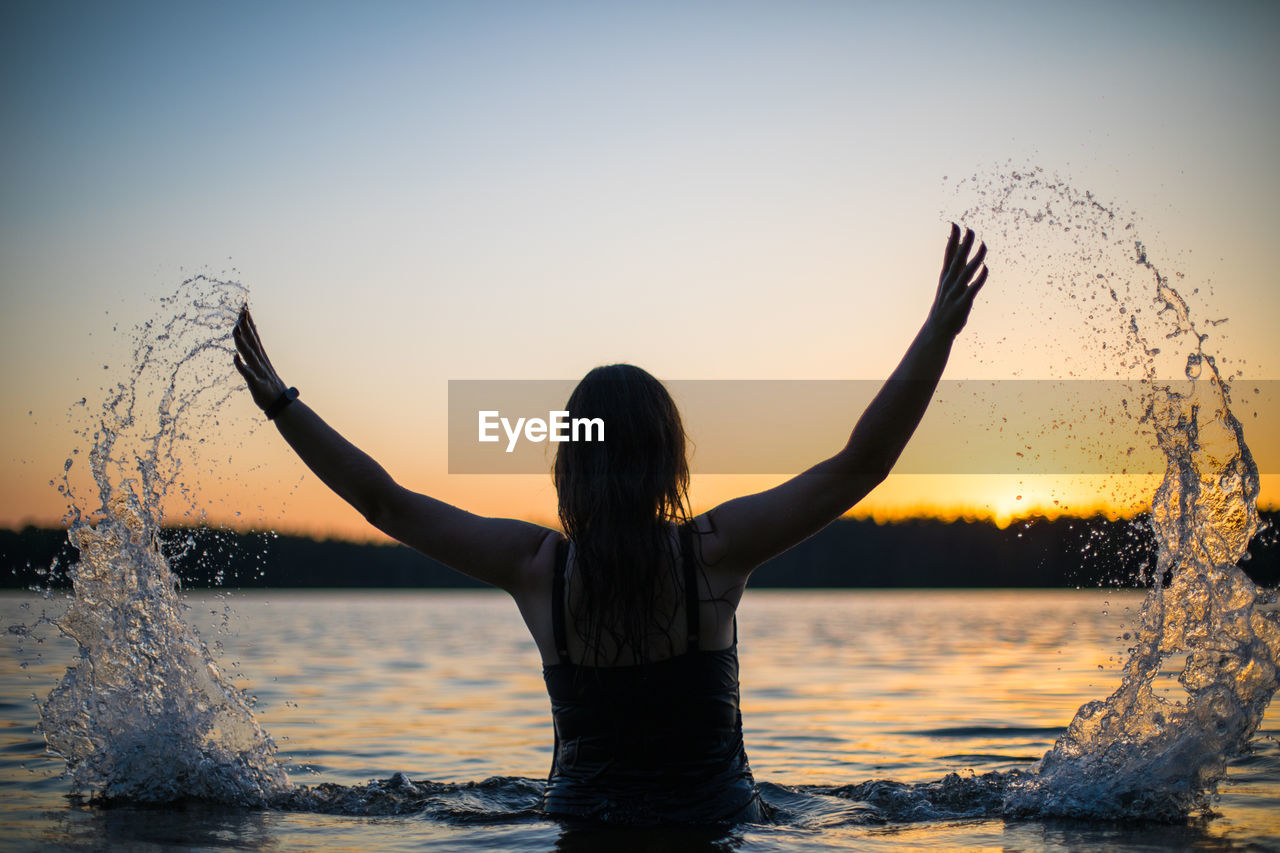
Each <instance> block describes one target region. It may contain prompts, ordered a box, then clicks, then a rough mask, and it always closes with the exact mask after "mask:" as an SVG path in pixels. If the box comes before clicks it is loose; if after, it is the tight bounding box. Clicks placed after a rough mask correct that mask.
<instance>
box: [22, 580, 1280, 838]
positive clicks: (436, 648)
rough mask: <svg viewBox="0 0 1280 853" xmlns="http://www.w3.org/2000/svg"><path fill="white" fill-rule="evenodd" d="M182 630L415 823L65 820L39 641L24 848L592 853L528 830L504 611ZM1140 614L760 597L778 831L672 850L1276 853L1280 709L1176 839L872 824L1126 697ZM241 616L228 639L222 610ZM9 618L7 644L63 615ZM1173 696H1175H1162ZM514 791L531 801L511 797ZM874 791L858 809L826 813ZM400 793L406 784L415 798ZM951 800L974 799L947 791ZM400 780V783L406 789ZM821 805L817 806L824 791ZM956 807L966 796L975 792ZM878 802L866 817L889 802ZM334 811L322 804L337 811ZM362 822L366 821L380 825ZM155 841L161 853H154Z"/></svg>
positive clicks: (452, 595)
mask: <svg viewBox="0 0 1280 853" xmlns="http://www.w3.org/2000/svg"><path fill="white" fill-rule="evenodd" d="M185 600H186V603H187V605H188V606H189V609H188V610H187V611H186V618H187V619H188V621H189V622H190V623H192V624H194V625H196V626H197V628H198V629H199V630H200V634H201V636H202V637H205V638H206V639H207V640H208V641H209V642H210V643H211V644H212V643H214V642H215V641H216V642H221V643H222V645H223V647H224V649H225V651H224V655H223V658H222V660H223V661H224V663H226V664H227V665H228V666H229V667H230V668H231V669H233V670H234V671H235V672H236V678H235V683H236V684H237V685H238V686H239V687H241V688H242V689H244V690H246V691H247V692H248V693H249V694H251V695H252V696H255V697H257V704H256V706H255V707H254V713H255V715H256V717H257V719H258V721H259V723H260V724H261V726H262V728H263V729H264V730H266V731H267V732H269V733H270V735H271V736H272V737H273V738H274V739H275V741H276V743H277V745H278V746H279V753H280V756H282V757H283V758H284V759H285V766H286V769H287V771H288V773H289V776H290V779H291V781H292V782H293V783H295V784H301V785H307V786H313V789H314V786H319V785H322V784H323V783H335V784H340V785H344V786H350V785H362V784H363V783H367V782H369V781H370V780H380V782H379V784H380V785H382V786H384V787H386V788H388V789H394V787H395V783H394V781H393V777H394V776H395V774H397V773H404V774H406V775H407V777H408V779H411V780H414V781H415V782H419V783H421V782H424V781H426V780H430V781H431V782H436V783H469V782H483V781H484V780H486V779H489V778H490V777H516V778H515V779H512V778H506V779H502V780H499V781H495V782H490V783H488V784H487V785H478V786H475V787H473V788H470V789H468V788H465V787H464V788H462V789H461V790H459V789H458V788H456V787H451V786H447V785H442V786H438V787H437V788H435V789H430V790H428V788H427V786H421V787H419V788H415V789H414V790H415V791H416V792H418V793H417V794H416V795H415V798H413V799H412V803H413V806H412V808H409V807H407V806H405V805H404V803H405V802H406V801H405V799H404V798H400V799H396V798H395V797H392V798H391V799H390V802H398V803H400V804H401V806H400V807H403V808H406V810H408V811H409V813H407V814H403V815H380V814H376V808H375V809H371V808H370V805H371V804H374V803H376V802H377V801H378V798H377V797H376V796H372V795H371V794H370V792H369V790H368V789H365V788H361V789H360V790H361V809H362V810H363V811H364V812H365V813H364V814H363V816H342V815H330V814H317V813H312V812H301V813H299V812H293V811H284V810H272V809H253V808H235V807H209V806H188V807H166V808H161V809H139V808H136V807H116V808H98V807H91V806H88V805H84V804H81V803H75V802H70V803H69V802H68V800H67V799H66V794H67V792H68V790H69V784H68V782H67V781H66V780H65V779H63V778H60V775H59V774H60V771H61V769H62V764H61V761H59V760H57V759H53V758H49V757H45V755H44V744H43V741H42V740H41V739H40V737H39V735H38V734H37V732H36V729H35V724H36V720H37V717H38V709H37V706H36V703H35V702H34V701H33V695H35V696H38V697H40V698H43V697H44V696H45V694H47V693H48V691H49V689H50V688H51V687H53V686H54V685H55V684H56V683H57V681H58V679H59V678H60V677H61V676H62V675H63V672H64V670H65V668H66V665H67V663H68V662H69V661H70V660H71V659H72V657H73V656H74V655H75V649H74V645H73V644H72V643H70V642H69V641H67V640H64V639H58V638H57V637H56V633H54V632H52V631H51V629H47V627H46V636H48V639H46V640H45V642H43V643H36V642H30V641H29V642H28V643H27V644H26V646H27V650H26V651H25V652H24V654H23V656H22V660H24V661H25V662H26V663H27V664H28V665H27V667H26V668H25V669H23V668H19V665H18V662H17V660H18V659H16V658H14V657H12V656H11V657H8V658H7V659H6V660H5V661H4V663H3V669H2V670H0V685H2V692H0V727H2V728H0V772H2V773H3V775H2V776H0V788H2V789H3V792H4V796H3V800H2V801H3V806H0V810H2V811H3V814H2V816H0V821H3V825H4V826H5V827H6V831H5V833H4V836H5V839H4V841H2V842H0V843H3V844H6V845H9V846H14V847H18V848H36V847H45V846H48V847H53V848H57V847H62V848H66V849H85V848H100V847H101V846H102V845H103V844H104V843H110V844H119V845H126V844H129V845H136V846H137V847H138V848H139V849H160V850H162V849H188V848H195V847H199V848H204V849H208V848H217V847H244V848H252V849H270V848H276V849H302V848H308V847H319V848H330V849H351V848H360V849H369V850H374V849H376V850H383V849H408V848H418V847H421V846H422V845H423V844H424V843H426V842H430V843H432V844H436V845H441V846H443V848H444V849H462V850H469V849H517V850H551V849H598V847H599V845H600V844H601V843H605V842H602V840H601V838H600V837H599V836H598V835H595V834H593V833H590V832H586V833H585V834H584V832H582V831H573V830H568V829H566V828H564V827H561V826H559V825H558V824H554V823H551V822H547V821H543V820H541V819H538V818H537V817H536V816H533V815H530V814H529V813H528V809H529V807H530V806H531V805H532V804H533V803H536V800H537V793H538V790H537V784H538V783H539V782H540V779H541V778H542V777H543V776H544V775H545V773H546V770H547V768H548V766H549V764H550V760H551V753H550V745H551V720H550V711H549V707H548V702H547V698H546V694H545V691H544V689H543V685H542V679H541V672H540V666H539V660H538V655H537V652H536V650H535V649H534V646H533V644H532V642H531V641H530V640H529V638H528V636H527V633H526V632H525V630H524V628H523V625H522V624H521V622H520V619H519V616H518V614H517V613H516V610H515V607H514V605H513V604H512V603H511V602H510V601H509V600H508V599H507V598H506V597H505V596H504V595H503V594H501V593H485V592H443V591H397V592H385V593H384V592H332V591H315V592H254V593H237V594H234V595H233V596H231V597H230V598H227V597H225V596H217V595H214V594H211V593H197V594H191V595H189V596H187V597H186V599H185ZM1141 602H1142V597H1141V594H1139V593H1134V592H1123V593H1114V592H1105V591H1096V590H1095V591H1088V590H1086V591H1061V592H1059V591H1051V592H1043V591H1035V592H1032V591H852V590H850V591H822V592H789V591H773V590H760V591H753V592H751V593H749V594H748V595H747V597H746V598H745V599H744V603H743V606H742V609H741V657H742V673H743V678H742V689H743V708H744V723H745V732H746V739H747V747H748V751H749V754H750V756H751V761H752V766H753V768H754V770H755V772H756V777H757V779H758V780H759V781H760V782H762V783H763V785H764V787H765V794H766V797H767V798H768V799H769V800H770V801H771V802H773V803H774V804H775V805H777V806H779V807H780V808H781V809H782V811H783V816H784V818H785V820H784V821H783V822H780V823H778V824H776V825H770V826H749V827H741V828H738V829H736V830H733V831H731V832H729V833H728V834H722V835H716V834H714V833H713V834H712V835H710V836H706V837H703V836H693V837H689V836H683V835H681V836H679V837H678V838H673V837H672V836H671V835H670V834H665V835H662V836H661V837H660V838H656V839H655V838H653V837H649V836H643V835H640V836H637V835H636V834H635V833H627V834H625V835H622V834H610V835H609V836H608V838H607V844H609V845H610V846H619V845H623V849H626V847H625V845H627V844H629V843H635V844H636V845H637V846H643V845H645V844H658V845H661V848H663V849H665V848H668V847H669V846H670V845H671V844H673V842H678V843H679V844H680V845H681V846H682V847H684V848H686V849H703V848H705V849H741V850H796V849H810V850H824V849H843V848H846V847H848V846H850V845H853V844H856V845H857V846H858V847H859V848H861V849H874V848H880V849H903V848H911V847H916V848H937V849H955V848H981V847H987V848H1001V847H1003V848H1018V849H1068V848H1072V849H1079V848H1082V847H1083V848H1091V849H1093V848H1099V847H1106V846H1113V847H1115V848H1116V849H1134V848H1136V847H1145V848H1146V849H1171V850H1172V849H1183V848H1185V847H1187V846H1205V847H1209V848H1213V849H1224V848H1227V849H1230V848H1232V847H1235V846H1240V847H1248V846H1252V845H1258V846H1262V847H1276V846H1280V747H1278V746H1277V742H1276V740H1275V736H1276V734H1277V726H1276V724H1275V722H1274V716H1275V715H1274V711H1273V712H1271V713H1270V714H1269V716H1268V718H1266V719H1264V721H1263V724H1262V727H1261V728H1260V729H1259V731H1258V733H1257V734H1256V735H1255V736H1254V738H1253V741H1252V749H1251V754H1249V755H1247V756H1245V757H1244V758H1241V759H1237V760H1235V761H1234V762H1233V764H1232V766H1231V769H1230V772H1229V775H1228V777H1227V780H1226V782H1225V783H1224V784H1223V785H1222V786H1221V794H1220V797H1219V799H1218V801H1217V802H1216V803H1215V805H1214V809H1215V811H1216V812H1218V816H1217V817H1214V818H1212V819H1209V820H1205V819H1203V818H1192V819H1191V820H1189V821H1185V822H1182V823H1177V824H1173V825H1158V824H1135V823H1132V822H1120V823H1108V822H1101V821H1097V822H1081V821H1067V822H1057V821H1046V820H1027V821H1016V820H1006V819H1003V818H999V817H989V816H986V817H984V816H982V809H981V808H978V806H979V805H980V804H978V803H977V802H976V801H975V802H973V803H971V805H973V806H974V809H973V811H974V812H975V813H976V814H977V816H974V817H954V818H949V819H936V818H935V819H925V820H907V819H903V818H904V817H905V814H904V813H901V812H899V813H894V812H892V810H890V814H894V815H895V816H896V817H897V818H899V819H897V820H888V821H879V820H873V821H872V822H870V823H868V822H867V809H868V808H869V807H868V806H867V804H866V802H867V800H868V799H869V800H870V802H872V803H876V802H881V804H883V802H884V801H885V798H892V797H893V796H895V795H896V794H895V791H897V790H898V789H895V787H894V786H893V785H891V784H890V783H891V782H895V781H896V782H903V783H928V782H939V783H941V782H944V781H945V779H946V776H947V774H949V773H953V772H954V773H958V774H960V775H961V776H962V777H964V776H968V775H969V774H970V773H973V774H977V775H978V776H981V774H984V773H987V772H988V771H1009V770H1014V769H1018V768H1025V767H1027V766H1028V765H1030V764H1031V763H1032V762H1033V761H1034V760H1036V759H1037V758H1039V757H1040V756H1042V755H1043V754H1044V753H1045V752H1046V751H1047V750H1048V749H1050V748H1051V747H1052V746H1053V745H1054V742H1055V740H1056V739H1057V738H1058V736H1059V735H1060V734H1061V733H1062V731H1063V728H1064V726H1065V725H1066V723H1067V722H1069V721H1070V720H1071V717H1072V714H1073V713H1074V712H1075V710H1076V708H1077V707H1079V706H1080V705H1081V704H1082V703H1084V702H1087V701H1089V700H1091V699H1096V698H1098V697H1099V696H1105V695H1106V694H1107V693H1109V692H1110V691H1111V690H1112V689H1114V686H1115V684H1116V683H1117V682H1118V680H1119V677H1120V665H1121V663H1122V662H1123V659H1124V651H1125V648H1126V643H1125V641H1124V640H1123V638H1122V637H1123V633H1124V631H1125V630H1127V629H1128V628H1130V627H1132V625H1131V623H1132V621H1133V619H1134V617H1135V616H1136V614H1137V612H1138V610H1139V608H1140V606H1141ZM228 603H230V604H231V606H232V609H233V617H232V619H231V622H230V623H229V626H228V627H227V629H224V630H219V628H218V626H219V625H220V624H221V623H222V621H223V619H224V616H225V614H226V607H227V604H228ZM57 606H58V602H57V601H56V600H54V601H51V602H46V601H42V600H40V599H39V598H38V597H36V596H34V595H27V594H23V595H18V594H10V595H6V596H3V597H0V614H2V615H3V620H4V624H6V625H8V624H17V623H30V622H31V621H32V619H31V617H32V611H33V610H38V609H39V608H42V607H57ZM1157 689H1159V690H1165V691H1167V692H1168V693H1169V695H1170V696H1171V697H1172V696H1173V695H1174V694H1175V693H1176V691H1177V690H1179V689H1181V688H1179V687H1178V685H1177V684H1176V683H1175V682H1173V680H1172V678H1168V679H1167V680H1166V682H1165V683H1163V684H1160V685H1157ZM521 780H528V781H521ZM870 780H876V781H877V782H878V783H879V784H878V785H877V786H873V788H866V789H860V790H859V794H861V795H862V796H863V797H865V798H866V799H856V798H854V799H851V798H849V797H848V796H847V795H848V793H849V792H848V791H847V790H846V791H845V792H844V793H845V795H846V796H835V795H830V794H828V793H824V792H825V791H828V790H829V791H831V793H832V794H838V793H840V791H839V788H840V786H849V785H857V784H860V783H864V782H867V781H870ZM406 781H407V780H406ZM957 781H962V780H957ZM411 784H412V783H411ZM815 786H819V787H815ZM959 796H960V797H961V798H962V799H963V798H964V797H971V798H972V797H973V796H974V795H973V793H972V792H961V793H960V794H959ZM877 798H880V799H879V800H877ZM330 805H332V804H330ZM371 812H374V813H371ZM152 844H154V845H155V846H154V847H151V846H150V845H152Z"/></svg>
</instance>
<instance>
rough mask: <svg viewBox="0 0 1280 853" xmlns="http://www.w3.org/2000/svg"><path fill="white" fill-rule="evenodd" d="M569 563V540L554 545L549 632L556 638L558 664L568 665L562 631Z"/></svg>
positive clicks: (563, 631)
mask: <svg viewBox="0 0 1280 853" xmlns="http://www.w3.org/2000/svg"><path fill="white" fill-rule="evenodd" d="M568 562H569V540H568V539H561V540H560V541H559V542H557V543H556V571H555V576H554V580H552V582H551V630H552V632H553V633H554V634H555V638H556V655H557V656H558V657H559V658H560V663H569V641H568V639H566V635H565V630H564V567H565V565H566V564H567V563H568Z"/></svg>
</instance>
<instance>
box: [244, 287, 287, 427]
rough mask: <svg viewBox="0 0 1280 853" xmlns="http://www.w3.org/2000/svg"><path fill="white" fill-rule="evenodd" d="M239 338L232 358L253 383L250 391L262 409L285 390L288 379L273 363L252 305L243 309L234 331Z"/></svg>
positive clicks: (250, 384)
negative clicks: (263, 342)
mask: <svg viewBox="0 0 1280 853" xmlns="http://www.w3.org/2000/svg"><path fill="white" fill-rule="evenodd" d="M231 337H232V338H233V339H234V340H235V342H236V351H237V352H236V354H235V356H233V357H232V359H231V361H232V363H233V364H235V366H236V370H238V371H240V375H241V376H243V377H244V381H245V382H246V383H248V385H249V393H250V394H252V395H253V402H254V403H256V404H257V405H258V408H259V409H264V410H265V409H266V408H267V407H268V406H270V405H271V404H272V403H274V402H275V401H276V400H278V399H280V395H281V394H283V393H284V392H285V384H284V380H282V379H281V378H280V374H278V373H276V369H275V368H274V367H272V366H271V359H269V358H267V352H266V350H264V349H263V348H262V339H261V338H259V337H258V328H257V326H255V325H254V324H253V317H251V316H250V315H249V306H248V305H245V306H243V307H242V308H241V309H240V317H239V319H237V320H236V327H235V329H233V330H232V332H231Z"/></svg>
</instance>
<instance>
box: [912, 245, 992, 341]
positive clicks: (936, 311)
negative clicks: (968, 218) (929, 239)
mask: <svg viewBox="0 0 1280 853" xmlns="http://www.w3.org/2000/svg"><path fill="white" fill-rule="evenodd" d="M973 241H974V234H973V230H972V229H969V228H966V229H965V233H964V239H963V240H961V239H960V226H959V225H956V224H955V223H954V222H953V223H951V236H950V237H949V238H948V239H947V251H946V254H945V255H943V258H942V274H941V275H940V276H938V293H937V295H936V296H935V297H934V299H933V307H932V308H931V309H929V319H928V320H927V321H926V322H925V325H926V326H930V327H932V328H934V329H935V330H936V331H938V332H939V333H941V334H944V335H946V336H948V337H949V338H954V337H955V336H956V335H958V334H959V333H960V330H961V329H963V328H964V324H965V321H967V320H968V319H969V309H971V308H972V307H973V299H974V297H975V296H977V295H978V291H979V290H981V289H982V285H984V284H986V282H987V268H986V266H984V265H983V263H982V262H983V260H984V259H985V258H986V257H987V244H986V243H982V244H979V246H978V251H977V252H975V253H974V255H973V259H972V260H970V259H969V252H970V251H971V250H972V249H973ZM979 268H981V270H982V271H981V272H978V270H979ZM975 276H976V278H975Z"/></svg>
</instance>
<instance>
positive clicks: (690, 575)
mask: <svg viewBox="0 0 1280 853" xmlns="http://www.w3.org/2000/svg"><path fill="white" fill-rule="evenodd" d="M680 561H681V563H683V565H684V612H685V619H686V621H685V625H686V631H687V633H688V636H689V651H695V650H696V649H697V648H698V611H699V610H700V609H701V608H699V606H698V567H697V563H696V562H695V560H694V558H693V530H692V529H690V527H689V525H687V524H683V525H681V526H680Z"/></svg>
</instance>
